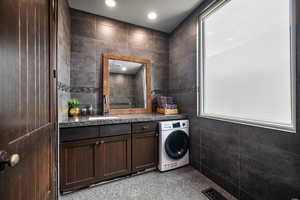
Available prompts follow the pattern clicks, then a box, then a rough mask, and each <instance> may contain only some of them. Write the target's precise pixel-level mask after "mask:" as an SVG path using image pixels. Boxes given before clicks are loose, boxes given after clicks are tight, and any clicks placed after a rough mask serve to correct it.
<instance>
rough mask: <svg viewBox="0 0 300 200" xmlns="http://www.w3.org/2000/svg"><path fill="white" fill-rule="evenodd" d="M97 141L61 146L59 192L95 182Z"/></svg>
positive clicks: (69, 143)
mask: <svg viewBox="0 0 300 200" xmlns="http://www.w3.org/2000/svg"><path fill="white" fill-rule="evenodd" d="M96 143H97V140H96V139H92V140H81V141H76V142H67V143H63V144H61V158H60V159H61V160H60V163H61V165H60V172H61V173H60V174H61V190H62V191H64V192H65V191H69V190H71V189H77V188H80V187H84V186H88V185H89V184H91V183H93V182H94V181H95V176H96V169H95V153H96V147H97V145H96Z"/></svg>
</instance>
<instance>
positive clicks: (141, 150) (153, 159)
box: [60, 122, 158, 192]
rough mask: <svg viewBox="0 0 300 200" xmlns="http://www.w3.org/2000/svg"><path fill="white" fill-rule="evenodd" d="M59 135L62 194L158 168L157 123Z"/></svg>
mask: <svg viewBox="0 0 300 200" xmlns="http://www.w3.org/2000/svg"><path fill="white" fill-rule="evenodd" d="M60 136H61V137H60V138H61V144H60V179H61V180H60V182H61V191H62V192H67V191H71V190H75V189H79V188H82V187H87V186H89V185H91V184H94V183H97V182H100V181H104V180H109V179H112V178H115V177H119V176H124V175H129V174H131V173H132V172H138V171H142V170H145V169H149V168H154V167H156V166H157V142H158V137H157V136H158V135H157V123H156V122H147V123H134V124H115V125H103V126H93V127H78V128H65V129H60ZM91 137H94V138H91Z"/></svg>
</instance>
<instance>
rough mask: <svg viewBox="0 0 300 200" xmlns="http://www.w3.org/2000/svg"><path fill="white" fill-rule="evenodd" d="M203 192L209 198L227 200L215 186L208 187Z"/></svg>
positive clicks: (211, 199) (210, 199)
mask: <svg viewBox="0 0 300 200" xmlns="http://www.w3.org/2000/svg"><path fill="white" fill-rule="evenodd" d="M202 193H203V194H204V195H205V196H206V197H207V198H208V199H209V200H227V199H226V198H225V197H224V196H223V195H222V194H221V193H219V192H218V191H217V190H215V189H213V188H208V189H206V190H203V191H202Z"/></svg>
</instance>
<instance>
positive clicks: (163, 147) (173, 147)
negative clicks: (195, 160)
mask: <svg viewBox="0 0 300 200" xmlns="http://www.w3.org/2000/svg"><path fill="white" fill-rule="evenodd" d="M188 164H189V121H188V120H177V121H163V122H159V162H158V169H159V170H160V171H167V170H171V169H175V168H178V167H182V166H184V165H188Z"/></svg>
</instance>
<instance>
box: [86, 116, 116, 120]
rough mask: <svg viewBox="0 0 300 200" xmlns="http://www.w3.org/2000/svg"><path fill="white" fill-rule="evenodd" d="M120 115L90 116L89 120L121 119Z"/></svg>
mask: <svg viewBox="0 0 300 200" xmlns="http://www.w3.org/2000/svg"><path fill="white" fill-rule="evenodd" d="M119 118H120V117H116V116H107V117H106V116H98V117H89V120H106V119H119Z"/></svg>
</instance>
